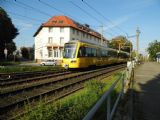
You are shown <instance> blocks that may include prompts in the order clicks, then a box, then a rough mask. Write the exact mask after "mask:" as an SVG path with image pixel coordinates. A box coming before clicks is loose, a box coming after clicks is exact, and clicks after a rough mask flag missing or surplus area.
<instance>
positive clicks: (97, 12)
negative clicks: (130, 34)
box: [82, 0, 127, 35]
mask: <svg viewBox="0 0 160 120" xmlns="http://www.w3.org/2000/svg"><path fill="white" fill-rule="evenodd" d="M82 2H83V3H85V4H86V5H87V6H88V7H89V8H90V9H92V10H94V11H95V12H96V13H97V14H98V15H100V16H101V17H103V18H104V19H105V20H106V21H108V22H110V23H111V24H112V25H115V24H114V23H113V22H112V21H111V20H110V19H108V18H107V17H105V16H104V15H102V14H101V13H100V12H99V11H98V10H96V9H95V8H94V7H92V6H91V5H89V4H88V3H87V2H85V1H83V0H82ZM115 27H116V28H117V29H119V30H120V31H121V32H123V33H125V34H126V35H127V32H125V31H124V30H122V29H121V28H120V27H119V26H115Z"/></svg>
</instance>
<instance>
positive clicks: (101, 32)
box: [100, 24, 103, 46]
mask: <svg viewBox="0 0 160 120" xmlns="http://www.w3.org/2000/svg"><path fill="white" fill-rule="evenodd" d="M100 27H101V46H102V45H103V24H102V26H100Z"/></svg>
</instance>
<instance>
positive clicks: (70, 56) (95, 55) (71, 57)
mask: <svg viewBox="0 0 160 120" xmlns="http://www.w3.org/2000/svg"><path fill="white" fill-rule="evenodd" d="M128 58H129V54H128V53H127V52H124V51H117V50H115V49H111V48H107V47H104V46H100V45H95V44H92V43H87V42H83V41H75V40H74V41H70V42H68V43H65V45H64V55H63V60H62V67H64V68H65V69H68V68H87V67H91V66H104V65H108V64H114V63H121V62H125V61H127V59H128Z"/></svg>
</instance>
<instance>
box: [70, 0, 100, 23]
mask: <svg viewBox="0 0 160 120" xmlns="http://www.w3.org/2000/svg"><path fill="white" fill-rule="evenodd" d="M70 3H71V4H72V5H74V6H75V7H77V8H79V9H80V10H82V11H83V12H84V13H86V14H87V15H88V16H90V17H92V18H93V19H94V20H96V21H97V22H98V23H101V24H102V21H100V20H99V19H97V18H96V17H94V16H93V15H91V14H90V13H89V12H87V11H86V10H84V9H83V8H81V7H80V6H78V5H77V4H75V3H74V2H72V1H70Z"/></svg>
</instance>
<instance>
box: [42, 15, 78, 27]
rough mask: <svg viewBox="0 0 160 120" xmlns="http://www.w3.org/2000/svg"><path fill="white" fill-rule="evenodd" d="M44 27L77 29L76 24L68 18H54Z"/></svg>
mask: <svg viewBox="0 0 160 120" xmlns="http://www.w3.org/2000/svg"><path fill="white" fill-rule="evenodd" d="M43 26H44V27H54V26H55V27H56V26H57V27H61V26H62V27H69V26H70V27H76V24H75V23H74V21H73V20H71V19H70V18H69V17H67V16H54V17H52V18H51V19H49V21H48V22H46V23H44V24H43Z"/></svg>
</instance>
